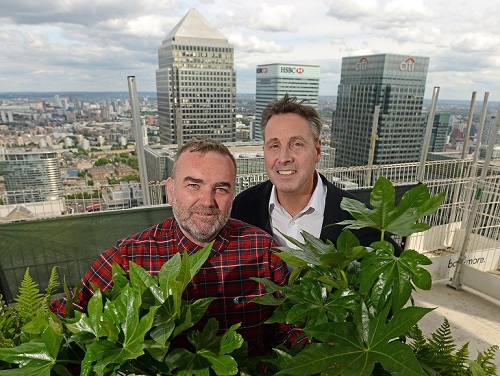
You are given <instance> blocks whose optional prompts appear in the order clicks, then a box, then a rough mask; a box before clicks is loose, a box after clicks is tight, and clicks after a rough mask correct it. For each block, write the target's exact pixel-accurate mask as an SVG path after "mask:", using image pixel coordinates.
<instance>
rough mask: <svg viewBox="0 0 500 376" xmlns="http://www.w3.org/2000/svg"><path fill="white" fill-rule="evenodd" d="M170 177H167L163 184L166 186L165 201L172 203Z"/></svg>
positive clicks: (171, 182)
mask: <svg viewBox="0 0 500 376" xmlns="http://www.w3.org/2000/svg"><path fill="white" fill-rule="evenodd" d="M172 184H173V181H172V178H171V177H169V178H168V179H167V181H166V183H165V186H166V188H167V202H168V203H169V204H170V205H172Z"/></svg>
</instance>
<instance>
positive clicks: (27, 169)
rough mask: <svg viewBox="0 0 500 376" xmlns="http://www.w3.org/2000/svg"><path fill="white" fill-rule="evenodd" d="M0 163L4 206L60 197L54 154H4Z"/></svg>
mask: <svg viewBox="0 0 500 376" xmlns="http://www.w3.org/2000/svg"><path fill="white" fill-rule="evenodd" d="M1 163H2V172H3V177H4V180H5V190H6V197H7V204H20V203H28V202H41V201H50V200H54V199H59V198H61V197H62V192H63V186H62V177H61V170H60V168H59V158H58V156H57V153H55V152H52V151H37V152H12V153H7V154H5V155H4V160H3V161H2V162H1Z"/></svg>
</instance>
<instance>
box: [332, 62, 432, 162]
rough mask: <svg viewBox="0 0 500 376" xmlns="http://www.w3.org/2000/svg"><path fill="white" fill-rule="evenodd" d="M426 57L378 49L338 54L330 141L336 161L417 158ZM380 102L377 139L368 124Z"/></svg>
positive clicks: (422, 128) (421, 133)
mask: <svg viewBox="0 0 500 376" xmlns="http://www.w3.org/2000/svg"><path fill="white" fill-rule="evenodd" d="M428 66H429V58H428V57H420V56H407V55H395V54H381V55H370V56H355V57H345V58H343V59H342V71H341V77H340V85H339V87H338V93H337V106H336V109H335V111H334V113H333V122H332V142H331V145H332V147H334V148H335V149H336V165H337V166H363V165H367V164H368V163H369V159H370V158H369V156H370V148H372V149H371V151H372V153H373V154H372V155H373V164H376V165H380V164H394V163H404V162H415V161H419V160H420V152H421V149H422V143H423V138H424V134H425V126H426V115H425V114H423V113H422V106H423V101H424V91H425V82H426V79H427V70H428ZM376 106H380V107H379V108H380V109H379V115H378V119H377V122H378V127H377V132H376V137H375V142H374V143H372V142H371V139H372V128H373V123H374V113H375V108H376Z"/></svg>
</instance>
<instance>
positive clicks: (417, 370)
mask: <svg viewBox="0 0 500 376" xmlns="http://www.w3.org/2000/svg"><path fill="white" fill-rule="evenodd" d="M443 198H444V193H441V194H438V195H435V196H431V195H430V194H429V191H428V189H427V187H426V186H425V185H418V186H416V187H414V188H412V189H410V190H409V191H407V192H406V193H405V194H404V195H403V197H402V198H401V201H400V203H399V204H398V205H397V206H396V205H395V190H394V187H393V185H392V184H391V183H390V182H389V181H388V180H387V179H385V178H379V179H378V180H377V182H376V184H375V186H374V188H373V191H372V192H371V195H370V206H371V207H367V206H366V205H364V204H362V203H360V202H359V201H356V200H351V199H348V198H345V199H344V200H343V201H342V203H341V207H342V208H344V209H345V210H348V211H349V212H350V213H351V215H352V217H353V218H354V219H352V220H346V221H343V222H340V224H343V225H346V226H347V228H346V229H345V230H344V231H343V232H342V234H341V235H340V236H339V238H338V240H337V242H336V244H333V243H332V242H329V241H327V242H326V243H325V242H322V241H320V240H319V239H317V238H316V237H314V236H312V235H311V234H309V233H307V232H303V233H302V236H303V238H304V242H303V243H302V242H298V241H296V240H294V239H293V238H290V237H287V236H286V235H283V236H285V237H286V238H287V239H288V240H289V241H290V242H291V243H292V244H293V245H294V246H295V247H293V248H292V247H281V248H280V249H281V251H282V252H281V253H279V254H278V256H279V257H281V258H282V259H283V260H284V261H285V262H287V263H288V264H289V265H292V266H293V267H294V270H293V272H292V275H291V277H290V280H289V284H288V285H287V286H284V287H281V286H277V285H275V284H273V283H272V282H270V281H267V280H265V279H255V280H257V281H259V282H261V283H263V284H264V285H265V286H266V290H267V291H268V292H269V293H276V292H278V293H279V294H280V295H281V297H280V298H275V297H274V296H273V295H271V294H269V295H268V296H265V297H261V298H256V299H255V301H256V302H259V303H261V304H269V305H276V306H277V307H278V308H277V309H276V311H275V313H274V316H273V317H272V318H271V319H269V320H268V322H286V323H288V324H293V325H296V326H298V327H300V328H302V330H303V332H304V335H305V336H306V338H307V343H306V344H305V345H304V346H302V348H301V349H299V351H296V352H295V353H294V354H293V355H291V354H290V353H287V352H286V351H285V352H284V351H282V350H276V352H275V356H274V357H273V358H271V359H268V364H269V367H270V370H271V371H272V372H273V374H276V375H301V376H302V375H319V374H321V375H343V376H354V375H356V376H368V375H390V374H398V375H414V376H417V375H426V374H429V375H439V374H440V373H439V370H440V368H439V367H437V366H436V364H432V363H430V362H427V363H426V362H424V361H423V360H425V359H424V358H421V357H420V356H419V355H418V352H415V351H414V347H412V346H411V345H410V344H409V337H408V333H410V332H412V330H413V331H414V330H415V329H412V328H414V327H415V326H416V325H417V323H418V321H419V320H420V319H421V318H422V317H423V316H424V315H425V314H427V313H428V312H430V311H431V310H432V309H429V308H423V307H417V306H414V305H411V304H409V302H410V301H412V300H411V293H412V291H413V290H414V289H416V288H420V289H424V290H428V289H430V288H431V285H432V280H431V275H430V274H429V272H428V271H427V270H426V269H425V268H423V266H424V265H428V264H430V263H431V261H430V260H429V259H428V258H427V257H426V256H424V255H421V254H419V253H418V252H416V251H414V250H404V251H402V252H401V254H400V255H399V256H396V254H395V250H394V247H393V245H392V244H391V243H389V242H388V241H384V240H381V241H377V242H374V243H372V244H371V245H370V247H364V246H361V245H360V243H359V241H358V239H357V238H356V237H355V236H354V235H353V233H351V231H350V229H360V228H365V227H371V228H374V229H377V230H380V231H381V239H385V238H384V234H385V233H391V234H396V235H401V236H409V235H411V234H412V233H415V232H419V231H423V230H426V229H427V228H429V226H428V225H427V224H426V223H424V222H422V221H421V219H422V217H424V216H426V215H429V214H431V213H433V212H434V211H436V210H437V209H438V207H439V205H440V204H441V202H442V200H443ZM361 271H362V272H361ZM441 334H446V333H441ZM447 338H448V337H446V335H444V336H440V332H439V331H438V333H437V334H436V335H435V336H434V337H432V339H431V340H430V341H431V342H430V343H431V344H433V345H435V344H438V343H439V344H441V345H443V346H444V347H443V351H444V352H445V353H446V352H449V351H451V350H452V349H453V348H447V347H446V346H445V345H448V346H453V342H451V343H449V342H447V341H446V340H445V339H447ZM448 339H449V338H448ZM422 346H423V344H422ZM426 346H431V345H426ZM417 355H418V356H417ZM467 355H468V354H467V353H466V352H465V351H463V350H459V351H458V352H457V353H456V354H454V360H455V361H460V362H459V364H455V368H457V369H460V371H462V370H467V369H468V368H467V366H466V364H467V361H468V360H467ZM487 355H488V353H487V352H486V353H485V356H487ZM435 356H436V358H435V359H439V357H440V354H435ZM443 362H445V363H446V362H447V361H446V360H443ZM486 363H487V361H486V362H484V363H483V366H484V365H486ZM489 365H491V364H489ZM457 374H460V373H457Z"/></svg>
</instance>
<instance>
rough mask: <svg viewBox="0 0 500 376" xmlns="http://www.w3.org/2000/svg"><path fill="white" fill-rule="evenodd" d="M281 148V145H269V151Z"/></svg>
mask: <svg viewBox="0 0 500 376" xmlns="http://www.w3.org/2000/svg"><path fill="white" fill-rule="evenodd" d="M279 147H280V146H279V144H271V145H269V149H277V148H279Z"/></svg>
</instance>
